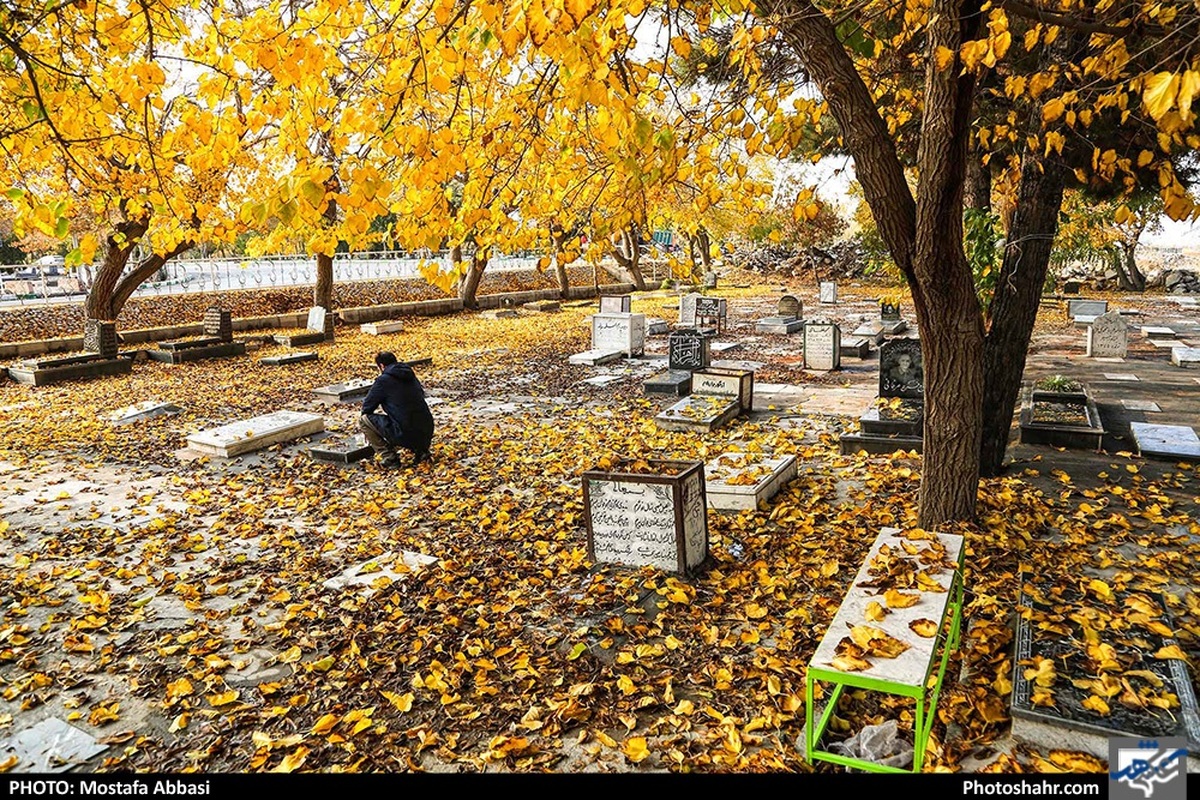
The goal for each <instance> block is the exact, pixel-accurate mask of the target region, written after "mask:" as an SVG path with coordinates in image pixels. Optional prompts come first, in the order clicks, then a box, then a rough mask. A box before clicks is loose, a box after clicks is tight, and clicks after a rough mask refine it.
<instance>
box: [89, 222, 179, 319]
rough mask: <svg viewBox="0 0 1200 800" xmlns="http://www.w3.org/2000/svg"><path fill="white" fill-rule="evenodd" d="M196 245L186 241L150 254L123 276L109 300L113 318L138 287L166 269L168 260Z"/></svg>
mask: <svg viewBox="0 0 1200 800" xmlns="http://www.w3.org/2000/svg"><path fill="white" fill-rule="evenodd" d="M194 246H195V242H192V241H184V242H180V243H179V244H177V245H176V246H175V247H174V248H173V249H171V250H170V251H168V252H166V253H163V254H161V255H160V254H158V253H154V254H152V255H150V257H148V258H146V259H143V260H142V263H140V264H138V265H137V266H136V267H134V268H133V271H132V272H130V273H129V274H128V275H126V276H125V277H123V278H121V280H120V281H119V282H118V283H117V286H116V288H115V289H114V290H113V293H112V298H111V300H110V301H109V308H110V309H111V310H112V314H113V316H112V317H111V319H116V318H117V315H118V314H120V313H121V309H123V308H125V303H126V301H128V300H129V298H130V297H132V296H133V293H134V292H136V291H137V288H138V287H139V286H141V285H142V284H143V283H145V282H146V280H147V279H148V278H149V277H150V276H151V275H153V274H155V273H156V272H158V271H159V270H162V269H164V268H165V267H166V265H167V262H169V261H170V260H171V259H173V258H176V257H177V256H179V255H182V254H183V253H186V252H187V251H188V250H190V249H191V248H192V247H194Z"/></svg>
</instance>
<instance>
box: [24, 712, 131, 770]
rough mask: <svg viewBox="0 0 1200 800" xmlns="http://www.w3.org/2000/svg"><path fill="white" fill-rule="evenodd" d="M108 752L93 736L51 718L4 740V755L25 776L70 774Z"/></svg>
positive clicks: (106, 747) (106, 746)
mask: <svg viewBox="0 0 1200 800" xmlns="http://www.w3.org/2000/svg"><path fill="white" fill-rule="evenodd" d="M107 749H108V745H105V744H100V743H99V741H98V740H97V739H96V738H95V737H94V736H92V735H91V734H89V733H86V732H85V731H81V730H80V729H79V728H76V727H75V726H73V725H70V724H68V723H66V722H63V721H62V720H61V719H57V718H55V717H48V718H46V719H44V720H42V721H41V722H38V723H36V724H34V725H31V726H30V727H28V728H25V729H24V730H20V731H16V732H14V733H13V734H12V735H11V736H9V737H8V738H6V739H4V740H3V741H0V756H3V758H5V759H10V758H15V759H16V762H15V764H13V765H12V766H14V767H16V769H17V770H18V771H19V772H21V773H39V772H41V773H56V772H67V771H69V770H72V769H74V768H75V767H77V766H79V765H80V764H83V763H85V762H86V761H87V760H88V759H89V758H92V757H93V756H97V755H99V754H100V753H103V752H104V751H105V750H107Z"/></svg>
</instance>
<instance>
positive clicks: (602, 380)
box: [583, 375, 625, 386]
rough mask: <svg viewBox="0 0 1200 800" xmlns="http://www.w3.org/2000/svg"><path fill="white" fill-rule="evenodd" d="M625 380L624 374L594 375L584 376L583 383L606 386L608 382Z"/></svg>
mask: <svg viewBox="0 0 1200 800" xmlns="http://www.w3.org/2000/svg"><path fill="white" fill-rule="evenodd" d="M623 380H625V376H624V375H595V376H593V377H591V378H584V379H583V382H584V383H590V384H591V385H592V386H608V385H609V384H610V383H616V382H617V381H623Z"/></svg>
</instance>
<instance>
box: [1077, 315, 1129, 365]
mask: <svg viewBox="0 0 1200 800" xmlns="http://www.w3.org/2000/svg"><path fill="white" fill-rule="evenodd" d="M1128 350H1129V329H1128V326H1127V325H1126V324H1125V318H1124V317H1122V316H1121V315H1120V314H1118V313H1117V312H1115V311H1109V312H1106V313H1104V314H1101V315H1099V316H1098V317H1096V319H1094V320H1093V321H1092V324H1091V326H1089V327H1088V331H1087V355H1088V357H1089V358H1124V357H1125V354H1126V353H1127V352H1128Z"/></svg>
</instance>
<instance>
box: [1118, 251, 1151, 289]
mask: <svg viewBox="0 0 1200 800" xmlns="http://www.w3.org/2000/svg"><path fill="white" fill-rule="evenodd" d="M1136 250H1137V243H1136V242H1134V243H1132V244H1131V243H1129V242H1119V243H1118V244H1117V253H1116V258H1115V259H1114V260H1115V261H1116V262H1117V271H1118V272H1119V273H1120V274H1121V276H1122V278H1123V279H1124V280H1125V282H1126V284H1127V285H1128V288H1129V291H1131V292H1144V291H1146V276H1145V275H1143V274H1142V271H1141V270H1140V269H1138V265H1137V256H1136Z"/></svg>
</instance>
